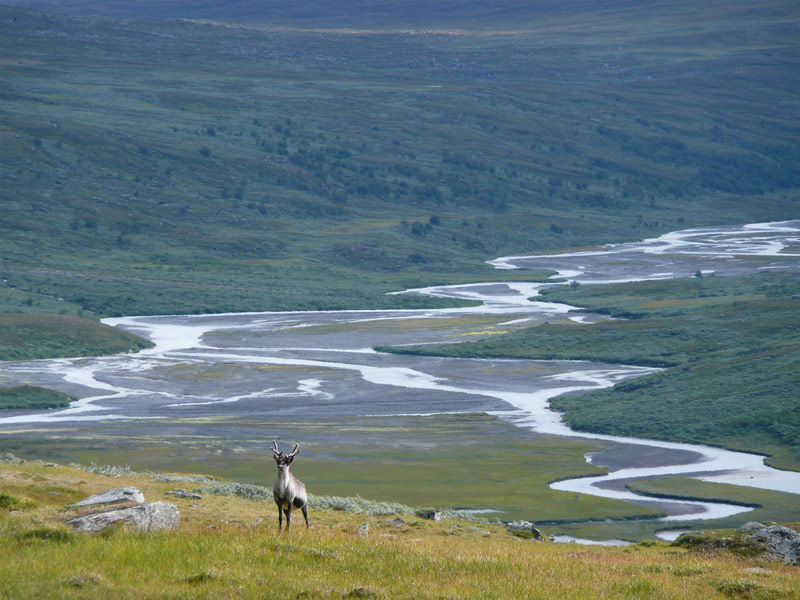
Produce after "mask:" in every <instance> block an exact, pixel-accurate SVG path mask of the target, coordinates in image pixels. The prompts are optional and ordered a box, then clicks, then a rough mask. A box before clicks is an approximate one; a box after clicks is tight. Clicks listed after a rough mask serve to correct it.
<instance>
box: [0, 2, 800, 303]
mask: <svg viewBox="0 0 800 600" xmlns="http://www.w3.org/2000/svg"><path fill="white" fill-rule="evenodd" d="M101 4H102V5H103V6H107V7H113V6H118V7H119V6H121V4H113V3H94V6H95V7H97V6H100V5H101ZM638 4H639V3H628V2H618V3H615V4H614V5H613V6H611V7H610V8H608V9H607V10H610V11H611V13H606V12H603V11H605V10H606V9H603V11H601V12H600V13H597V12H596V11H597V10H600V9H598V5H597V3H594V2H585V3H569V4H568V5H563V4H558V5H556V4H555V3H550V4H547V5H546V6H547V7H549V8H547V10H546V11H545V12H547V14H548V15H549V16H548V19H550V20H549V21H548V23H549V24H548V25H547V26H544V25H543V29H541V30H536V31H534V30H528V31H520V32H516V33H514V34H511V35H499V34H488V33H486V32H484V33H482V34H480V35H477V34H465V35H432V34H420V35H412V34H402V33H394V34H379V33H358V34H351V33H342V32H338V33H337V32H325V31H321V32H315V31H295V30H292V31H287V30H266V31H265V30H256V29H247V28H242V27H229V26H215V25H207V24H198V23H190V22H184V21H170V20H166V21H147V22H143V21H126V22H120V21H112V20H97V21H94V20H82V19H72V18H69V17H66V16H54V15H47V14H42V13H37V12H32V11H30V10H26V9H21V8H11V7H0V26H1V28H0V31H2V32H3V33H2V34H1V35H0V55H2V57H3V58H2V60H0V77H2V80H3V82H4V85H3V89H2V91H0V98H2V110H0V158H1V159H2V160H0V177H1V178H2V181H3V182H4V184H5V185H4V186H3V188H2V190H0V201H1V202H2V205H3V210H2V211H0V224H2V227H3V231H4V235H3V237H2V239H1V240H0V254H2V256H3V261H2V264H0V280H2V282H3V283H2V285H0V299H2V301H3V302H8V303H9V304H10V305H11V306H12V307H13V308H12V309H13V310H21V309H24V310H35V311H50V312H52V311H53V306H54V304H55V305H57V306H58V304H60V306H59V308H58V310H63V311H65V312H69V313H79V312H80V311H81V310H84V311H89V312H91V313H94V314H99V315H116V314H153V313H186V312H207V311H234V310H257V309H296V308H311V309H313V308H341V307H347V308H355V307H376V306H412V305H416V306H419V305H420V304H421V303H423V302H424V303H427V304H429V305H431V304H434V303H435V302H436V301H434V300H432V299H427V300H421V299H418V298H417V299H414V298H407V297H402V296H388V297H387V296H383V295H382V294H383V293H384V292H388V291H393V290H397V289H401V288H403V287H410V286H419V285H424V284H430V283H447V282H461V281H469V280H471V281H475V280H485V279H487V278H488V277H498V275H496V274H491V275H490V273H491V270H490V269H489V268H488V267H486V266H485V265H484V264H483V261H484V260H486V259H487V258H491V257H493V256H497V255H501V254H508V253H514V252H520V251H524V250H539V249H552V248H564V247H570V246H582V245H586V244H596V243H604V242H608V241H614V240H624V239H635V238H639V237H643V236H651V235H654V234H657V233H660V232H664V231H667V230H674V229H677V228H682V227H686V226H690V225H698V224H710V223H729V222H747V221H757V220H768V219H781V218H789V217H794V216H796V213H797V189H796V188H797V182H798V174H799V173H800V161H798V154H797V148H798V147H800V145H798V143H797V142H798V128H797V124H796V123H795V122H794V121H793V120H792V118H791V115H792V114H794V111H793V110H792V107H793V105H794V104H793V103H794V102H795V98H796V92H797V90H798V73H800V69H798V68H797V66H798V65H797V56H798V53H797V51H796V50H797V36H796V28H797V24H798V15H797V14H796V13H797V12H798V11H797V10H796V8H797V7H796V6H794V5H790V4H787V3H774V4H770V5H768V6H766V7H764V8H763V10H762V9H761V8H759V13H758V15H754V14H753V12H752V11H751V10H746V9H745V7H744V4H740V3H727V2H725V3H723V2H718V3H714V4H711V5H708V7H707V9H705V12H703V13H701V14H698V13H697V12H696V8H692V7H694V6H695V4H694V3H691V2H681V1H676V2H670V3H665V4H663V5H659V6H658V8H657V9H653V11H655V12H648V11H642V10H640V8H637V6H638ZM126 5H127V6H129V7H134V6H135V9H136V11H137V14H148V15H151V14H152V16H158V12H155V13H151V12H149V11H146V10H142V8H141V3H136V4H135V5H134V4H126ZM159 5H160V6H163V7H173V8H175V9H176V10H178V9H179V8H180V7H181V6H186V5H184V4H182V3H179V2H174V3H173V2H171V3H159ZM203 5H204V6H206V7H213V6H214V5H213V4H210V3H203ZM428 5H430V6H432V7H435V6H438V4H437V3H428ZM86 6H88V4H86ZM226 6H231V5H230V4H226ZM235 6H240V7H245V6H254V4H252V3H251V4H249V5H247V4H246V3H238V4H235ZM285 6H292V4H291V3H287V4H285ZM324 6H326V7H328V8H330V10H331V11H332V10H334V9H336V10H339V8H337V7H341V6H348V7H349V6H350V5H346V4H341V3H324ZM376 6H378V5H376ZM380 6H385V7H389V8H391V10H395V9H397V8H398V7H400V6H401V5H400V4H397V3H395V4H392V3H388V2H387V3H383V4H381V5H380ZM459 6H462V8H464V13H463V14H464V15H465V17H466V16H468V15H475V14H480V11H483V10H485V7H486V6H487V5H484V4H478V3H464V4H463V5H459ZM512 6H514V5H512ZM516 6H519V5H516ZM543 6H545V5H543ZM704 6H705V5H704ZM392 7H394V8H392ZM350 8H352V7H350ZM350 8H348V10H349V12H350V14H360V13H359V12H358V11H357V10H350ZM473 8H474V9H475V10H478V13H475V12H473V11H472V9H473ZM109 10H111V8H109ZM165 10H166V9H165ZM181 10H182V9H181ZM243 10H244V9H243ZM286 10H293V9H286ZM298 10H300V9H299V8H298ZM387 10H388V8H387ZM592 11H595V12H592ZM446 13H447V14H448V15H451V14H453V13H454V11H452V10H447V11H446ZM667 13H669V14H671V15H694V17H693V18H691V19H689V18H686V19H685V20H683V21H682V20H681V19H677V20H674V19H673V20H666V21H665V20H664V19H667V17H666V14H667ZM304 14H315V15H317V14H319V15H324V14H325V11H323V10H321V11H318V12H313V11H310V12H304ZM392 14H396V10H395V13H392ZM409 14H415V13H414V12H413V11H410V12H409ZM603 15H607V16H608V18H605V17H604V16H603ZM662 17H663V18H662ZM667 23H669V24H670V26H669V27H666V26H665V25H666V24H667ZM515 276H517V277H525V276H529V275H524V274H516V275H515ZM503 278H508V274H507V273H505V274H503ZM440 304H441V302H440ZM7 310H8V309H7Z"/></svg>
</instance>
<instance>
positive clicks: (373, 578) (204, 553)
mask: <svg viewBox="0 0 800 600" xmlns="http://www.w3.org/2000/svg"><path fill="white" fill-rule="evenodd" d="M0 474H2V479H0V543H2V546H3V549H4V552H3V554H4V560H3V561H0V580H2V581H3V587H2V589H0V594H1V595H2V596H3V597H8V598H12V597H13V598H34V597H44V596H47V597H54V596H57V597H61V598H86V597H99V596H107V597H112V596H113V597H115V598H134V597H136V598H141V597H143V596H146V597H171V598H227V597H231V596H232V595H236V596H237V597H245V598H249V597H259V598H364V597H368V598H559V599H564V598H598V597H603V598H687V599H689V598H692V599H693V598H720V599H722V598H774V599H783V598H797V597H798V595H797V589H798V588H799V587H800V571H798V569H797V568H794V567H785V566H783V565H780V564H778V563H773V562H766V561H763V560H759V559H756V558H746V557H741V556H736V555H734V554H730V553H716V554H703V553H699V552H686V551H685V550H683V549H681V548H670V547H667V546H666V545H664V544H652V543H651V544H647V545H636V546H631V547H627V548H601V547H600V548H599V547H580V546H575V545H566V544H565V545H561V544H553V543H547V542H534V541H530V540H526V539H521V538H518V537H514V536H511V535H510V534H509V533H508V532H507V531H506V530H505V528H503V527H500V526H496V525H490V524H485V523H475V522H465V521H458V520H448V521H443V522H440V523H433V522H430V521H424V520H422V519H420V518H418V517H416V516H414V515H409V514H404V515H402V521H403V522H395V523H391V522H390V521H391V520H392V517H391V516H381V517H368V516H365V515H351V514H345V513H341V512H326V511H314V512H312V515H311V516H312V519H313V523H314V527H313V529H311V530H306V529H305V528H302V527H298V528H296V529H293V530H292V531H291V532H290V533H288V534H283V535H278V534H277V533H276V527H275V523H274V519H273V517H274V514H273V513H274V507H273V506H272V505H271V503H269V504H267V505H265V504H264V503H262V502H253V501H248V500H244V499H242V498H233V497H219V496H203V498H202V500H180V499H176V498H174V497H173V496H168V495H166V494H165V492H166V491H168V490H170V489H173V488H175V487H179V486H181V485H187V483H186V482H187V481H191V479H192V478H191V477H185V478H183V482H182V483H181V482H179V481H180V480H181V477H176V478H174V479H177V480H178V481H173V482H168V481H163V479H164V478H158V477H151V476H147V475H134V474H125V473H124V471H123V472H122V476H121V477H117V478H111V477H108V476H105V475H99V474H94V473H91V472H87V471H83V470H77V469H73V468H68V467H62V466H56V465H45V464H43V463H36V462H28V463H10V464H0ZM117 474H119V472H118V473H117ZM160 480H161V481H160ZM122 485H135V486H138V487H139V488H140V489H141V490H142V491H143V492H144V495H145V498H146V499H147V500H148V501H156V500H165V501H168V502H177V503H179V507H180V511H181V523H180V528H179V531H177V532H166V533H155V534H136V533H131V532H127V531H124V530H121V529H115V530H113V531H110V532H108V533H106V534H102V535H97V536H90V535H83V534H76V533H73V532H70V531H69V530H67V529H66V528H65V527H64V525H62V523H63V521H64V520H65V519H66V518H68V516H69V515H71V514H74V512H75V509H69V508H67V505H69V504H71V503H73V502H76V501H78V500H80V499H81V498H83V497H85V496H87V495H89V494H91V493H95V492H98V491H102V490H106V489H110V488H112V487H119V486H122ZM188 485H190V486H191V485H192V484H191V483H188ZM365 521H366V522H368V523H369V524H370V526H369V530H368V533H367V535H366V536H364V535H359V534H358V533H357V532H358V529H359V526H360V525H362V524H363V523H364V522H365ZM362 530H363V528H362Z"/></svg>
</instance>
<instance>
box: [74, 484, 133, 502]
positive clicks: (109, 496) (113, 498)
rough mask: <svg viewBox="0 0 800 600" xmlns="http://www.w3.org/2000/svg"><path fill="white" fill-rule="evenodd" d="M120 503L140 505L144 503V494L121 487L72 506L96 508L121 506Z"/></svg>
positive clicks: (130, 488) (131, 488)
mask: <svg viewBox="0 0 800 600" xmlns="http://www.w3.org/2000/svg"><path fill="white" fill-rule="evenodd" d="M122 502H136V504H142V503H143V502H144V494H142V492H140V491H139V490H138V489H137V488H135V487H121V488H116V489H114V490H108V491H106V492H100V493H99V494H95V495H94V496H89V497H88V498H84V499H83V500H81V501H80V502H76V503H75V504H73V505H72V506H73V507H80V506H97V505H98V504H121V503H122Z"/></svg>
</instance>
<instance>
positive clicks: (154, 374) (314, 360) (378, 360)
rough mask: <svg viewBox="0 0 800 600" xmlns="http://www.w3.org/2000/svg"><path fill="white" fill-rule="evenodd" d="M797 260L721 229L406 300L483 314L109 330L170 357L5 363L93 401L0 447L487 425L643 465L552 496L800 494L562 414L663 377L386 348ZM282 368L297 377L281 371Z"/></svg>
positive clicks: (715, 459) (311, 316)
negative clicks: (579, 425) (710, 488)
mask: <svg viewBox="0 0 800 600" xmlns="http://www.w3.org/2000/svg"><path fill="white" fill-rule="evenodd" d="M795 252H800V220H798V221H786V222H780V223H758V224H749V225H743V226H731V227H707V228H698V229H689V230H684V231H676V232H672V233H668V234H665V235H662V236H660V237H657V238H652V239H647V240H643V241H640V242H632V243H623V244H609V245H607V246H604V247H601V248H597V249H595V250H590V251H581V252H566V253H559V254H538V255H519V256H507V257H502V258H497V259H495V260H492V261H489V264H491V265H493V266H494V267H495V268H497V269H507V270H510V269H537V270H541V269H550V270H553V271H555V272H556V273H557V274H556V275H554V276H553V277H552V278H551V280H550V281H548V282H546V283H520V282H508V283H497V282H494V283H483V284H466V285H449V286H438V287H430V288H422V289H414V290H405V291H401V292H396V293H402V294H419V295H426V296H435V297H449V298H459V299H466V300H475V301H478V302H479V303H480V304H477V303H476V305H475V306H470V307H466V308H449V309H429V310H373V311H368V310H359V311H318V312H261V313H236V314H216V315H191V316H175V315H172V316H149V317H123V318H112V319H104V321H103V322H104V323H107V324H109V325H113V326H117V327H121V328H123V329H125V330H128V331H131V332H133V333H136V334H139V335H142V336H144V337H147V338H149V339H150V340H151V341H152V342H154V344H155V347H154V348H151V349H148V350H145V351H142V352H139V353H137V354H130V355H115V356H109V357H85V358H70V359H54V360H37V361H27V362H8V363H3V364H2V368H1V369H0V382H2V383H3V384H14V383H23V382H27V383H33V384H38V385H43V386H46V387H50V388H53V389H58V390H60V391H63V392H66V393H69V394H72V395H74V396H76V397H78V398H79V400H77V401H76V402H73V403H72V404H71V405H70V407H69V408H66V409H63V410H50V411H35V412H21V411H16V412H12V411H4V413H3V416H1V417H0V433H2V432H13V431H20V430H24V429H25V428H35V429H36V430H37V431H47V430H48V429H58V428H64V427H69V428H70V429H71V430H72V431H78V432H79V431H81V429H82V428H97V427H102V425H103V423H106V422H108V421H112V420H120V419H128V420H130V419H141V420H145V419H146V420H149V422H150V424H151V425H150V429H151V430H152V432H154V434H156V435H157V433H158V431H159V428H160V427H168V426H169V423H170V419H175V418H178V417H180V418H187V417H193V418H197V419H213V418H215V417H226V416H231V415H236V416H253V417H260V418H263V417H266V418H275V419H281V418H292V419H298V418H303V417H305V416H310V415H313V416H314V417H317V418H319V417H320V416H325V415H335V416H337V417H348V416H353V417H355V416H380V415H386V416H388V415H432V414H446V413H469V412H485V413H489V414H492V415H496V416H497V417H499V418H501V419H505V420H508V421H509V422H511V423H513V424H514V425H516V426H518V427H520V428H524V429H527V430H531V431H533V432H537V433H539V434H546V435H556V436H569V437H580V438H586V439H596V440H603V441H605V442H609V443H610V445H611V446H614V445H619V447H620V448H628V449H629V450H630V449H631V448H633V449H635V450H636V451H635V452H630V451H629V452H627V453H618V459H617V460H610V461H607V462H606V463H603V462H602V457H598V456H594V455H587V457H586V458H587V460H588V461H589V462H592V461H597V462H596V464H598V465H600V466H605V467H607V468H608V470H609V472H608V474H606V475H602V476H596V477H583V478H577V479H570V480H564V481H558V482H556V483H553V484H551V487H552V488H554V489H558V490H565V491H570V492H574V493H581V494H591V495H595V496H603V497H606V498H616V499H620V500H624V501H628V502H633V503H639V504H645V505H646V504H647V502H648V500H647V499H646V498H643V497H642V496H639V495H637V494H634V493H633V492H631V491H629V490H627V488H625V486H624V482H625V481H626V480H630V479H631V478H642V477H651V476H659V475H665V474H675V475H682V476H687V477H694V478H697V479H702V480H704V481H712V482H723V483H732V484H737V485H744V486H751V487H757V488H764V489H770V490H778V491H783V492H789V493H794V494H800V473H797V472H789V471H779V470H776V469H773V468H771V467H768V466H766V465H765V464H764V460H763V457H762V456H759V455H755V454H748V453H744V452H734V451H729V450H725V449H721V448H714V447H707V446H702V445H696V444H681V443H672V442H663V441H654V440H644V439H634V438H626V437H616V436H607V435H598V434H591V433H584V432H576V431H572V430H571V429H569V428H568V427H567V426H566V425H565V424H564V422H563V421H562V419H561V416H560V414H559V413H557V412H554V411H551V410H550V409H549V407H548V401H549V399H550V398H552V397H554V396H557V395H559V394H564V393H580V392H583V391H589V390H595V389H599V388H604V387H609V386H613V385H614V384H615V383H617V382H620V381H624V380H627V379H630V378H633V377H639V376H642V375H645V374H647V373H651V372H653V371H654V369H650V368H643V367H632V366H626V365H616V364H603V363H591V362H582V361H522V360H497V359H449V358H432V357H422V356H407V355H397V354H386V353H379V352H376V351H375V350H374V349H373V347H375V346H386V345H404V344H419V343H427V344H430V343H452V342H454V341H463V340H465V339H478V338H479V337H480V329H479V330H478V331H477V332H476V331H475V326H476V323H484V324H485V325H486V327H490V326H494V327H501V328H502V329H503V330H508V331H511V330H515V329H518V328H522V327H527V326H530V325H532V324H535V323H536V322H543V321H557V320H565V319H570V320H572V321H574V322H575V323H577V324H578V325H577V326H583V327H590V326H591V324H592V323H596V322H599V321H602V320H604V319H607V318H608V317H605V316H603V315H598V314H592V313H587V312H582V311H581V312H576V311H577V309H578V307H572V306H568V305H564V304H556V303H549V302H544V301H542V300H541V299H540V298H538V297H537V296H538V294H539V292H540V291H541V290H542V289H544V288H547V287H552V286H556V285H567V284H569V283H570V282H572V281H576V282H578V283H580V284H581V285H592V284H601V283H614V282H629V281H641V280H652V279H668V278H679V277H692V276H696V275H698V274H702V275H704V276H706V275H710V274H712V273H713V274H715V275H718V276H725V275H739V274H747V273H756V272H759V271H765V270H780V271H788V272H794V273H800V253H795ZM310 293H313V291H312V292H310ZM467 335H471V336H475V337H469V338H468V337H465V336H467ZM272 366H283V367H287V368H280V369H278V368H273V369H270V368H266V367H272ZM200 368H202V369H204V370H205V371H210V370H213V372H214V378H213V381H212V382H211V383H209V381H208V379H203V378H192V377H186V373H187V372H196V371H197V370H198V369H200ZM619 457H621V458H619ZM626 457H627V458H626ZM631 457H638V459H636V460H634V459H633V458H631ZM642 457H646V458H647V459H646V460H642ZM650 502H651V503H652V499H650ZM659 506H660V507H661V508H662V509H663V510H665V512H667V514H668V516H666V517H665V518H664V521H680V520H697V519H717V518H722V517H726V516H730V515H733V514H736V513H740V512H744V511H748V510H751V509H750V508H748V507H744V506H739V505H732V504H723V503H710V502H697V501H686V500H671V499H664V500H659Z"/></svg>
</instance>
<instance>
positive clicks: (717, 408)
mask: <svg viewBox="0 0 800 600" xmlns="http://www.w3.org/2000/svg"><path fill="white" fill-rule="evenodd" d="M799 295H800V280H798V278H797V277H796V276H794V275H786V274H777V273H773V274H760V275H755V276H748V277H705V278H692V279H681V280H672V281H650V282H641V283H630V284H621V285H603V286H580V287H578V288H570V287H566V286H565V287H563V288H562V287H559V288H553V289H551V290H548V293H547V294H546V297H547V299H548V300H553V301H556V302H565V303H568V304H572V305H579V306H584V307H587V308H590V309H591V310H597V311H601V312H606V313H609V314H611V315H614V316H618V317H621V316H625V317H628V318H629V319H630V320H620V321H608V322H603V323H598V324H595V325H589V326H583V325H576V324H574V323H573V324H549V325H548V324H545V325H542V326H539V327H533V328H529V329H526V330H521V331H518V332H515V333H510V334H507V335H503V336H494V337H492V338H490V339H487V340H483V341H480V342H474V343H467V344H457V345H446V346H441V345H439V346H417V347H404V348H394V349H390V350H392V351H395V352H407V353H419V354H432V355H437V356H462V357H466V356H472V357H474V356H494V357H508V358H545V359H550V358H568V359H576V360H601V361H610V362H620V363H626V364H638V365H651V366H652V365H656V366H661V367H669V368H667V370H665V371H662V372H659V373H656V374H653V375H648V376H646V377H641V378H637V379H635V380H632V381H629V382H625V383H621V384H618V385H616V386H615V387H614V388H612V389H608V390H602V391H598V392H593V393H590V394H585V395H581V396H561V397H558V398H554V399H553V400H552V401H551V405H552V406H553V407H555V408H557V409H559V410H562V411H565V415H564V416H565V419H566V421H567V422H568V423H569V425H570V426H571V427H573V428H575V429H579V430H586V431H595V432H602V433H611V434H619V435H631V436H635V437H649V438H658V439H671V440H678V441H687V442H701V443H712V444H720V445H724V446H727V447H731V448H738V449H741V450H750V451H753V450H754V451H757V452H763V453H765V454H769V455H775V458H773V459H772V462H773V464H776V465H777V464H780V465H781V466H783V467H787V468H794V469H797V468H798V467H799V466H800V437H798V435H800V408H799V407H798V405H797V402H796V400H797V389H798V386H800V379H798V374H799V373H800V330H798V328H797V323H796V318H795V315H797V311H798V306H800V301H798V300H797V298H798V296H799Z"/></svg>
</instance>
